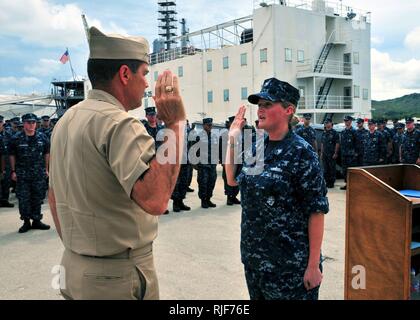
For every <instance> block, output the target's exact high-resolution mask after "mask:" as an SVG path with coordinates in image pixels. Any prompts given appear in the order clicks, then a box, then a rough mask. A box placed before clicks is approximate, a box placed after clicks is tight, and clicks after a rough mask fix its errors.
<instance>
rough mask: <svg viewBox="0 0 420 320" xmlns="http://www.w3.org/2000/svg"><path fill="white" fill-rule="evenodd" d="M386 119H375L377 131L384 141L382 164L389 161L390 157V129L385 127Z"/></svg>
mask: <svg viewBox="0 0 420 320" xmlns="http://www.w3.org/2000/svg"><path fill="white" fill-rule="evenodd" d="M386 123H387V120H386V119H380V120H378V121H377V125H378V132H380V133H381V134H382V136H383V139H384V141H385V145H386V157H385V161H384V164H389V163H391V157H392V134H391V130H390V129H389V128H387V127H386Z"/></svg>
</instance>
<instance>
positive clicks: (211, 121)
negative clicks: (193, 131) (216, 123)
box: [203, 118, 213, 124]
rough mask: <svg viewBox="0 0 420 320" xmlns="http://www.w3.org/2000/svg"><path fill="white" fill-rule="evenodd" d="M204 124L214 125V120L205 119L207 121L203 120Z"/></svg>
mask: <svg viewBox="0 0 420 320" xmlns="http://www.w3.org/2000/svg"><path fill="white" fill-rule="evenodd" d="M203 124H213V118H205V119H203Z"/></svg>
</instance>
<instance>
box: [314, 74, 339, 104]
mask: <svg viewBox="0 0 420 320" xmlns="http://www.w3.org/2000/svg"><path fill="white" fill-rule="evenodd" d="M333 82H334V79H333V78H327V79H325V81H324V84H323V85H322V86H321V88H319V92H318V99H317V101H316V106H315V109H322V108H324V104H325V101H326V100H327V97H328V94H329V93H330V90H331V87H332V84H333Z"/></svg>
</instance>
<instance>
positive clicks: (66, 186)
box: [49, 27, 185, 299]
mask: <svg viewBox="0 0 420 320" xmlns="http://www.w3.org/2000/svg"><path fill="white" fill-rule="evenodd" d="M89 33H90V42H89V47H90V57H89V61H88V74H89V78H90V81H91V82H92V86H93V90H92V91H91V92H90V93H89V96H88V99H87V100H85V101H83V102H81V103H79V104H78V105H76V106H74V107H72V108H71V109H69V110H68V111H67V112H66V113H65V114H64V116H63V117H62V118H61V119H60V121H59V122H58V123H57V125H56V127H55V129H54V131H53V134H52V137H51V167H50V190H49V203H50V207H51V212H52V215H53V218H54V223H55V225H56V228H57V232H58V234H59V235H60V237H61V239H62V241H63V244H64V247H65V252H64V255H63V259H62V266H63V267H64V270H65V287H64V286H62V288H61V292H62V294H63V296H64V297H65V298H67V299H158V298H159V290H158V281H157V276H156V272H155V268H154V263H153V254H152V244H153V240H154V239H155V238H156V235H157V226H158V218H157V216H159V215H161V214H163V213H164V212H165V211H166V209H167V206H168V202H169V199H170V196H171V194H172V190H173V189H174V187H175V183H176V179H177V176H178V173H179V163H176V164H164V165H161V164H159V162H158V161H157V159H156V158H155V146H154V141H153V138H152V137H150V136H149V135H148V133H147V131H146V129H145V128H144V126H143V124H141V123H140V122H139V121H138V120H137V119H136V118H134V117H132V116H130V115H129V114H128V113H127V111H129V110H133V109H136V108H138V107H139V106H141V99H142V97H143V96H144V91H145V89H146V88H147V87H148V83H147V81H146V78H145V77H146V75H147V73H148V71H149V70H148V63H149V55H148V53H149V45H148V43H147V41H146V40H145V39H143V38H140V37H123V36H120V35H105V34H103V33H102V32H100V31H99V30H98V29H96V28H94V27H92V28H91V29H90V30H89ZM155 90H156V93H155V102H156V107H157V109H158V111H159V113H160V114H162V116H163V117H164V119H163V120H164V121H165V123H166V124H167V128H168V129H171V130H173V132H174V133H175V140H174V141H171V144H175V146H176V149H180V150H182V144H183V135H179V132H183V126H184V122H183V121H184V120H185V111H184V107H183V104H182V100H181V97H180V95H179V87H178V79H177V78H176V77H175V76H173V75H172V74H171V73H170V72H169V71H166V72H165V73H164V74H163V75H160V76H159V78H158V81H157V83H156V88H155ZM176 151H177V152H179V150H176Z"/></svg>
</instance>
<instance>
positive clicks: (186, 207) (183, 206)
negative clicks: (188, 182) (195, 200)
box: [178, 200, 191, 211]
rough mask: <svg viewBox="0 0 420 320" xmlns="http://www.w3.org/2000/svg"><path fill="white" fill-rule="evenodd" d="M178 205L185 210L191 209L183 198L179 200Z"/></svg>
mask: <svg viewBox="0 0 420 320" xmlns="http://www.w3.org/2000/svg"><path fill="white" fill-rule="evenodd" d="M178 205H179V208H180V209H181V210H183V211H190V210H191V208H190V207H188V206H186V205H185V204H184V201H182V200H180V201H179V203H178Z"/></svg>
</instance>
